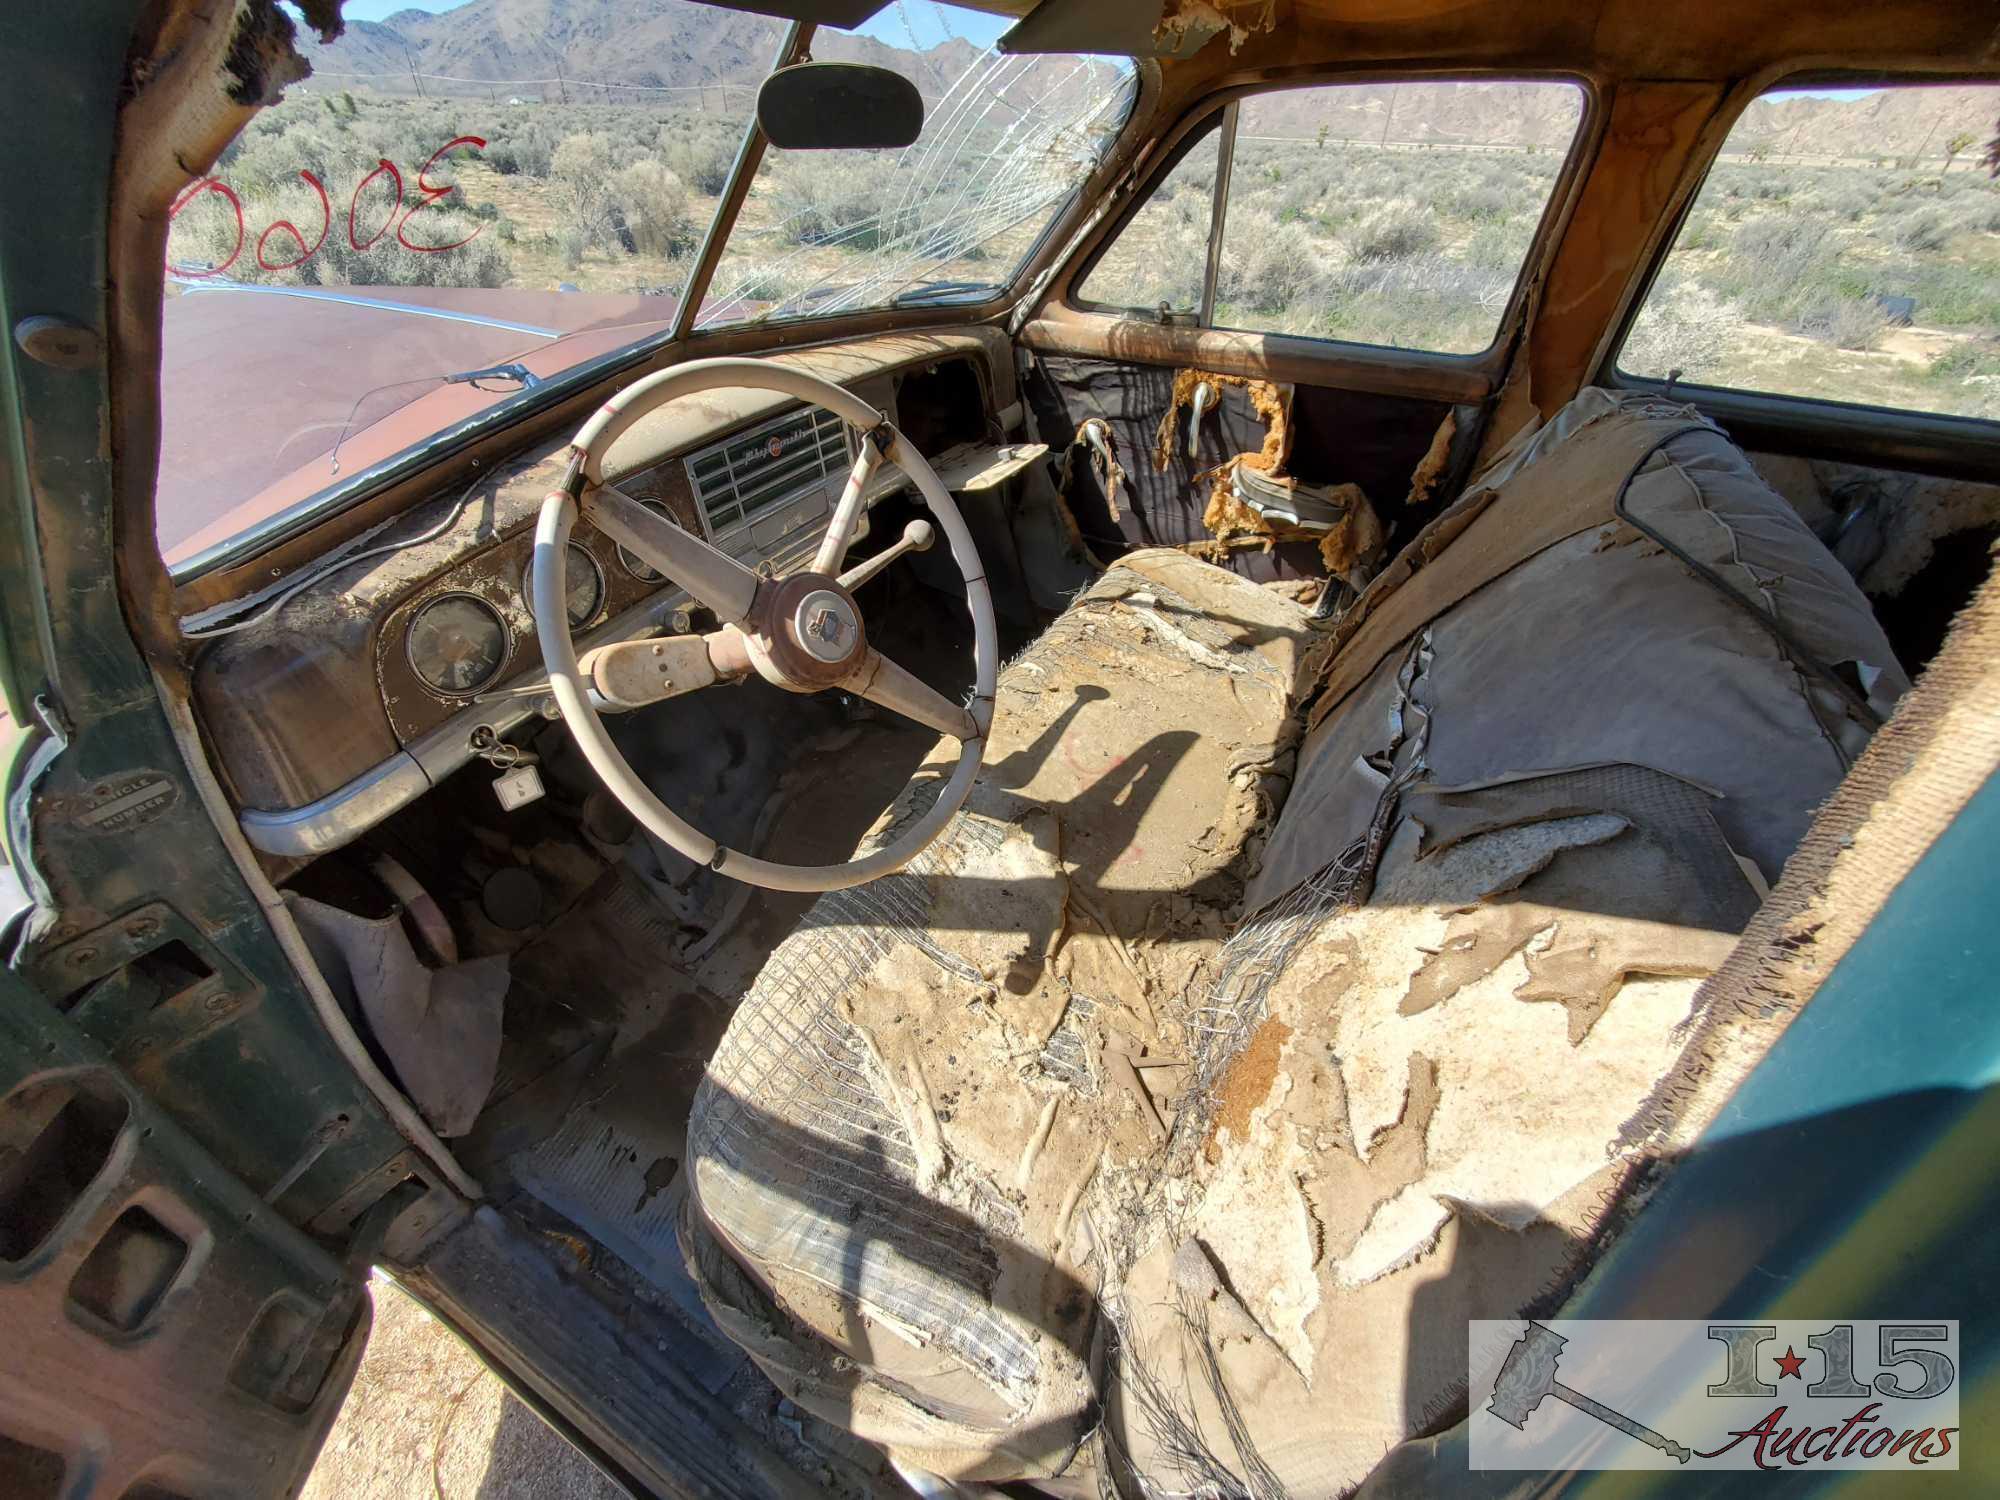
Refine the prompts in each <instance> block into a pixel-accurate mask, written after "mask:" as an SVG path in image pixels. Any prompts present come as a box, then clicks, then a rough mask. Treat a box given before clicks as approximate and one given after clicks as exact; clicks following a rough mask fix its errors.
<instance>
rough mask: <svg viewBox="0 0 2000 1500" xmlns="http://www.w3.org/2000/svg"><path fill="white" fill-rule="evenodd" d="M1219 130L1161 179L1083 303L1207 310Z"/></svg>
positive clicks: (1083, 293)
mask: <svg viewBox="0 0 2000 1500" xmlns="http://www.w3.org/2000/svg"><path fill="white" fill-rule="evenodd" d="M1220 150H1221V132H1220V131H1217V130H1211V131H1210V132H1209V133H1208V135H1207V136H1206V137H1205V138H1203V139H1202V140H1199V141H1197V142H1196V143H1195V144H1194V145H1193V146H1192V147H1191V148H1189V150H1188V153H1187V155H1185V156H1183V157H1182V158H1181V159H1180V161H1179V162H1177V163H1176V164H1175V165H1174V169H1173V170H1172V171H1171V172H1169V173H1167V175H1166V176H1165V177H1164V178H1162V179H1161V181H1160V183H1159V185H1158V186H1157V187H1155V188H1154V189H1153V192H1152V196H1151V197H1149V198H1148V199H1147V200H1146V202H1145V205H1144V206H1143V207H1141V208H1140V210H1139V211H1138V212H1137V213H1136V214H1134V215H1133V216H1132V217H1131V218H1130V219H1128V220H1126V222H1125V227H1124V228H1123V229H1121V230H1120V231H1119V232H1118V237H1117V238H1116V239H1115V240H1113V241H1112V242H1111V244H1110V246H1109V247H1108V248H1107V249H1106V250H1105V252H1104V254H1103V256H1102V257H1100V258H1099V260H1098V262H1097V264H1096V265H1094V266H1092V267H1091V268H1090V274H1089V275H1088V276H1086V277H1084V279H1083V284H1082V286H1080V287H1079V288H1078V289H1077V295H1078V296H1079V297H1080V298H1082V300H1083V301H1085V302H1096V303H1102V304H1105V305H1107V306H1111V307H1130V308H1136V309H1141V310H1144V311H1146V312H1157V311H1158V310H1159V308H1160V306H1161V304H1163V303H1164V304H1165V305H1166V307H1167V308H1168V310H1169V311H1172V312H1177V313H1192V312H1196V311H1198V310H1199V309H1200V307H1201V282H1202V275H1203V273H1204V271H1205V270H1206V268H1207V264H1208V224H1209V219H1210V217H1211V215H1212V212H1213V209H1214V206H1215V164H1216V159H1217V156H1218V154H1219V152H1220Z"/></svg>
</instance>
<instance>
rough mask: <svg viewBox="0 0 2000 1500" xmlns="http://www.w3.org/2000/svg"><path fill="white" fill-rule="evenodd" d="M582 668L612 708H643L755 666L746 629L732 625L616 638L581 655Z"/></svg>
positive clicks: (733, 677) (734, 677) (738, 675)
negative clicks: (745, 637) (655, 636)
mask: <svg viewBox="0 0 2000 1500" xmlns="http://www.w3.org/2000/svg"><path fill="white" fill-rule="evenodd" d="M576 665H577V670H578V671H579V672H581V673H582V674H583V675H584V676H585V677H586V678H588V679H589V681H590V686H591V688H592V690H593V691H594V692H595V693H596V694H597V696H598V697H600V698H602V699H603V700H604V704H605V706H606V707H607V708H615V709H629V708H644V707H645V706H646V705H647V704H649V703H663V702H665V701H666V700H667V699H669V698H678V697H680V695H681V694H683V693H692V692H695V691H698V690H699V689H701V688H705V687H708V686H710V685H711V684H713V683H717V682H734V681H737V680H739V679H741V678H742V677H744V676H745V675H747V674H748V673H749V671H750V670H751V666H750V657H749V654H748V652H747V651H746V650H745V649H744V644H743V632H742V631H740V630H737V629H735V628H733V627H731V628H728V629H724V630H717V631H714V632H712V633H711V634H708V635H670V636H663V637H660V638H658V639H654V640H644V641H617V642H614V643H612V644H611V645H608V646H598V647H596V648H594V649H592V650H589V651H586V652H584V653H583V655H582V656H580V657H578V658H577V663H576Z"/></svg>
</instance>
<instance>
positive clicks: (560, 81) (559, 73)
mask: <svg viewBox="0 0 2000 1500" xmlns="http://www.w3.org/2000/svg"><path fill="white" fill-rule="evenodd" d="M556 87H557V88H559V89H561V90H562V102H563V103H565V104H567V103H569V84H568V82H567V81H565V80H564V78H563V70H562V59H561V58H560V57H558V58H557V59H556Z"/></svg>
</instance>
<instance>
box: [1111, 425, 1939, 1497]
mask: <svg viewBox="0 0 2000 1500" xmlns="http://www.w3.org/2000/svg"><path fill="white" fill-rule="evenodd" d="M1628 477H1629V480H1630V482H1629V484H1628V483H1627V479H1628ZM1621 496H1622V500H1623V506H1622V511H1623V514H1621V513H1620V506H1619V502H1620V500H1621ZM1677 553H1678V554H1680V555H1677ZM1687 558H1692V559H1694V560H1696V561H1698V562H1700V563H1702V564H1704V565H1705V566H1706V567H1707V568H1708V569H1709V570H1710V571H1711V572H1712V573H1713V574H1715V575H1716V576H1717V577H1719V578H1720V579H1721V580H1723V581H1724V582H1726V583H1727V584H1728V586H1729V588H1730V589H1731V590H1732V591H1733V592H1734V594H1735V597H1734V598H1729V597H1725V596H1724V594H1723V593H1722V591H1721V590H1720V589H1718V588H1717V587H1716V586H1715V583H1714V582H1713V581H1712V580H1711V579H1708V578H1704V577H1703V576H1701V575H1700V574H1699V573H1698V572H1697V571H1695V570H1693V569H1691V568H1690V567H1689V566H1688V563H1687V561H1686V560H1685V559H1687ZM1772 620H1776V621H1777V622H1779V624H1780V625H1781V626H1782V627H1783V638H1780V636H1779V635H1777V634H1775V633H1774V632H1773V630H1772V629H1771V628H1770V622H1771V621H1772ZM1337 634H1338V637H1339V654H1338V655H1337V656H1336V657H1335V658H1334V660H1333V664H1332V667H1331V670H1330V672H1329V673H1328V676H1327V685H1326V687H1325V689H1324V690H1323V692H1322V693H1321V695H1320V697H1319V698H1318V700H1317V701H1315V702H1313V703H1311V704H1310V705H1309V706H1308V710H1307V712H1308V716H1309V717H1310V719H1311V720H1312V728H1311V729H1310V731H1309V732H1308V734H1307V736H1306V738H1305V739H1304V741H1303V742H1302V744H1301V747H1300V752H1299V763H1298V771H1297V780H1296V783H1295V786H1294V790H1293V792H1292V795H1291V798H1290V800H1289V801H1288V802H1287V804H1286V807H1285V810H1284V814H1283V816H1282V817H1281V818H1280V820H1279V825H1278V829H1277V832H1276V833H1275V835H1274V836H1273V840H1272V844H1271V847H1270V849H1269V851H1268V853H1267V857H1266V860H1265V863H1264V865H1263V867H1262V869H1261V870H1260V872H1259V874H1258V876H1257V878H1256V880H1255V881H1254V882H1253V886H1252V890H1251V893H1250V896H1249V898H1248V904H1249V906H1250V907H1251V916H1250V917H1249V919H1248V920H1247V921H1246V922H1245V923H1244V925H1243V926H1242V927H1241V928H1240V929H1239V930H1238V931H1237V932H1236V933H1235V934H1233V935H1232V937H1231V939H1230V942H1229V943H1228V945H1227V946H1226V948H1225V950H1224V953H1223V954H1222V956H1221V959H1220V962H1219V966H1218V973H1217V974H1216V976H1215V978H1214V983H1213V985H1212V987H1211V989H1210V990H1209V992H1208V994H1207V998H1206V1001H1205V1011H1206V1015H1207V1018H1208V1023H1209V1024H1208V1025H1207V1026H1206V1027H1205V1028H1204V1029H1203V1031H1202V1032H1201V1033H1200V1035H1199V1036H1198V1038H1197V1048H1196V1055H1195V1058H1194V1061H1195V1063H1196V1068H1197V1074H1196V1080H1195V1086H1194V1088H1193V1089H1192V1090H1191V1091H1190V1100H1191V1102H1190V1105H1189V1107H1188V1108H1186V1109H1185V1110H1184V1111H1183V1112H1182V1115H1181V1117H1180V1118H1179V1119H1177V1120H1176V1122H1175V1131H1174V1139H1173V1141H1172V1143H1171V1145H1170V1148H1169V1150H1168V1152H1167V1153H1166V1155H1165V1161H1164V1165H1163V1167H1162V1169H1161V1173H1160V1180H1159V1186H1158V1187H1156V1188H1155V1190H1154V1191H1153V1192H1152V1193H1151V1194H1150V1195H1147V1196H1146V1198H1145V1199H1144V1200H1143V1201H1144V1203H1145V1211H1144V1213H1143V1214H1142V1215H1141V1217H1140V1218H1139V1219H1138V1220H1136V1221H1135V1223H1134V1225H1133V1226H1132V1228H1131V1229H1130V1230H1129V1231H1127V1232H1125V1234H1124V1236H1123V1238H1124V1239H1125V1240H1127V1241H1129V1243H1131V1244H1132V1245H1133V1246H1134V1248H1135V1253H1134V1256H1133V1259H1132V1261H1131V1262H1130V1264H1129V1270H1128V1271H1127V1272H1126V1274H1125V1277H1124V1279H1123V1281H1122V1283H1120V1284H1119V1285H1118V1287H1117V1290H1116V1292H1115V1293H1114V1294H1109V1295H1107V1299H1106V1301H1107V1307H1108V1309H1109V1311H1110V1312H1111V1314H1112V1315H1113V1316H1114V1317H1115V1318H1116V1319H1117V1320H1118V1323H1119V1327H1120V1329H1121V1332H1122V1335H1123V1336H1122V1339H1121V1342H1120V1347H1121V1350H1122V1358H1121V1360H1120V1362H1119V1365H1118V1370H1117V1377H1118V1378H1117V1380H1116V1382H1115V1384H1114V1387H1113V1397H1112V1399H1111V1401H1110V1403H1109V1417H1108V1424H1109V1425H1108V1433H1109V1435H1110V1438H1111V1441H1110V1442H1109V1443H1108V1444H1107V1451H1110V1452H1115V1453H1117V1454H1119V1455H1122V1456H1123V1457H1124V1459H1125V1462H1126V1465H1127V1472H1130V1473H1137V1474H1144V1475H1147V1476H1149V1477H1151V1478H1155V1479H1160V1478H1163V1477H1165V1478H1169V1480H1170V1477H1171V1476H1173V1475H1175V1474H1180V1475H1183V1476H1187V1475H1199V1476H1204V1477H1205V1481H1206V1482H1208V1483H1211V1484H1213V1485H1215V1486H1217V1487H1219V1488H1221V1489H1223V1490H1234V1491H1237V1492H1242V1493H1252V1494H1264V1493H1279V1492H1286V1493H1291V1494H1296V1495H1320V1494H1327V1495H1332V1494H1340V1493H1344V1492H1345V1491H1346V1490H1348V1489H1350V1488H1352V1487H1353V1486H1354V1485H1355V1484H1356V1483H1358V1482H1359V1481H1360V1480H1361V1479H1362V1477H1363V1476H1364V1475H1365V1474H1366V1473H1367V1472H1368V1470H1369V1468H1370V1467H1371V1466H1372V1465H1373V1464H1374V1463H1375V1462H1376V1460H1377V1459H1378V1458H1379V1457H1380V1456H1381V1455H1382V1454H1383V1453H1384V1452H1386V1451H1387V1450H1388V1449H1389V1448H1390V1447H1391V1446H1392V1445H1393V1444H1395V1443H1396V1442H1398V1441H1400V1440H1401V1439H1403V1438H1404V1437H1406V1436H1409V1435H1412V1434H1416V1433H1421V1432H1425V1431H1431V1430H1435V1429H1436V1428H1438V1427H1440V1426H1442V1425H1446V1424H1448V1423H1449V1422H1451V1421H1453V1420H1456V1419H1457V1417H1459V1416H1460V1415H1462V1414H1463V1403H1464V1400H1465V1383H1466V1371H1467V1332H1468V1320H1470V1319H1474V1318H1508V1317H1515V1316H1521V1315H1527V1314H1530V1313H1533V1312H1548V1311H1551V1310H1553V1309H1554V1308H1555V1307H1557V1306H1559V1305H1560V1303H1561V1300H1562V1298H1563V1297H1564V1295H1565V1294H1566V1292H1567V1290H1568V1288H1569V1287H1570V1286H1571V1285H1572V1284H1573V1283H1574V1281H1575V1280H1576V1278H1577V1277H1578V1276H1579V1275H1580V1274H1581V1273H1582V1272H1583V1271H1584V1270H1586V1269H1587V1268H1588V1266H1589V1265H1590V1264H1591V1263H1592V1262H1593V1260H1594V1259H1595V1257H1596V1256H1597V1254H1598V1253H1600V1252H1601V1249H1602V1247H1603V1245H1604V1244H1605V1243H1606V1242H1607V1240H1608V1238H1609V1237H1610V1236H1612V1235H1613V1234H1615V1232H1616V1230H1617V1227H1618V1225H1619V1224H1621V1223H1622V1222H1624V1221H1625V1220H1624V1216H1625V1215H1626V1214H1628V1213H1629V1212H1632V1211H1634V1209H1635V1207H1636V1205H1637V1203H1638V1202H1640V1201H1641V1199H1642V1195H1635V1189H1636V1188H1637V1187H1638V1186H1639V1185H1641V1184H1642V1183H1644V1182H1645V1181H1646V1180H1647V1174H1648V1173H1649V1172H1651V1171H1653V1170H1655V1169H1656V1164H1657V1161H1658V1159H1659V1157H1660V1156H1661V1154H1662V1153H1663V1152H1666V1151H1670V1150H1671V1149H1673V1147H1674V1146H1675V1145H1677V1144H1679V1141H1677V1140H1676V1139H1675V1138H1674V1135H1673V1133H1674V1130H1675V1129H1676V1127H1677V1116H1676V1111H1677V1109H1678V1106H1679V1101H1680V1099H1681V1097H1682V1095H1683V1093H1684V1091H1681V1090H1677V1089H1676V1087H1675V1080H1676V1077H1677V1070H1679V1069H1681V1068H1684V1067H1686V1068H1693V1067H1698V1066H1700V1061H1699V1057H1698V1056H1697V1055H1696V1053H1695V1052H1694V1051H1693V1050H1691V1044H1690V1037H1691V1036H1692V1035H1693V1034H1694V1032H1695V1029H1696V1026H1697V1024H1698V1023H1700V1022H1702V1021H1703V1020H1704V1019H1705V1017H1704V1007H1703V991H1702V980H1703V978H1704V977H1705V976H1706V975H1708V974H1709V973H1711V972H1713V970H1714V969H1715V968H1716V967H1717V966H1718V965H1719V964H1720V962H1721V961H1722V959H1723V957H1724V956H1725V955H1726V954H1727V952H1728V951H1729V949H1730V947H1731V946H1732V944H1733V941H1734V937H1735V934H1737V933H1738V932H1740V931H1741V929H1742V928H1743V926H1744V924H1745V923H1746V922H1747V921H1748V919H1749V917H1750V915H1751V914H1752V913H1753V912H1754V910H1755V908H1756V906H1757V904H1758V901H1759V899H1760V896H1761V893H1762V892H1763V891H1764V890H1765V888H1766V883H1767V882H1769V881H1773V880H1776V879H1777V878H1778V876H1779V873H1780V871H1781V870H1782V868H1783V865H1784V862H1785V860H1786V858H1787V856H1788V855H1789V854H1790V852H1791V850H1792V848H1793V847H1794V846H1795V845H1796V843H1797V842H1798V840H1799V838H1800V837H1801V835H1802V834H1803V832H1804V830H1805V827H1806V824H1807V822H1808V820H1809V819H1810V817H1811V816H1812V812H1813V809H1814V808H1815V807H1816V806H1817V805H1818V804H1819V802H1820V801H1822V800H1823V799H1824V798H1825V797H1826V796H1827V795H1828V794H1829V793H1830V792H1831V791H1832V790H1833V788H1834V787H1835V785H1836V784H1837V783H1838V782H1839V780H1840V778H1841V776H1842V775H1843V774H1844V772H1845V770H1846V768H1847V766H1848V765H1849V764H1850V763H1851V761H1852V759H1853V757H1854V756H1855V755H1857V754H1858V753H1859V751H1860V750H1861V748H1862V747H1863V746H1864V745H1865V744H1866V741H1867V738H1868V735H1869V733H1870V729H1871V726H1872V723H1873V722H1874V721H1875V720H1876V719H1877V718H1879V717H1880V716H1881V715H1882V714H1885V713H1886V712H1888V711H1889V710H1890V709H1891V708H1892V707H1893V705H1894V702H1895V700H1896V698H1897V696H1898V695H1899V694H1900V693H1901V692H1902V691H1903V690H1904V689H1905V688H1906V687H1907V682H1906V679H1905V678H1904V676H1903V673H1902V671H1901V669H1900V668H1899V667H1898V666H1897V664H1896V662H1895V659H1894V657H1893V655H1892V654H1891V652H1890V649H1889V645H1888V642H1887V640H1886V639H1885V638H1884V637H1883V635H1882V632H1881V630H1880V629H1879V628H1878V627H1877V625H1876V623H1875V621H1874V619H1873V617H1872V615H1871V613H1870V611H1869V609H1868V606H1867V603H1866V601H1865V600H1864V598H1863V597H1862V595H1861V593H1860V591H1859V589H1858V588H1856V587H1855V585H1854V584H1853V582H1852V580H1850V579H1849V578H1848V577H1847V575H1846V574H1845V573H1844V572H1843V571H1842V570H1841V569H1840V568H1839V567H1838V565H1837V564H1835V563H1834V562H1833V560H1832V559H1831V558H1830V557H1829V556H1828V555H1827V554H1826V552H1825V551H1824V549H1823V548H1822V547H1821V546H1820V544H1819V543H1818V542H1817V541H1816V540H1815V539H1814V538H1813V536H1812V535H1811V533H1810V532H1808V531H1807V530H1806V528H1805V526H1804V524H1803V523H1802V522H1801V521H1800V519H1799V518H1798V517H1797V515H1796V514H1795V513H1793V512H1792V510H1791V509H1790V507H1789V506H1787V505H1786V504H1785V503H1784V502H1783V501H1782V500H1780V499H1779V498H1778V497H1777V496H1776V495H1775V494H1774V493H1772V492H1771V491H1770V490H1769V489H1768V488H1767V487H1766V486H1765V485H1764V484H1763V483H1762V481H1761V480H1759V479H1758V477H1757V476H1756V474H1755V472H1754V471H1753V470H1751V469H1750V467H1749V465H1748V464H1747V462H1746V461H1745V460H1744V459H1743V457H1742V455H1741V454H1740V453H1738V452H1737V451H1736V450H1735V449H1734V448H1733V447H1732V446H1731V445H1730V444H1729V442H1728V440H1727V439H1726V438H1725V437H1724V436H1723V434H1722V433H1721V432H1720V431H1719V430H1717V429H1716V428H1714V426H1713V425H1712V424H1710V423H1708V422H1706V421H1704V420H1702V419H1701V418H1700V417H1699V416H1698V415H1697V414H1695V413H1694V412H1692V411H1691V410H1690V409H1688V408H1685V407H1680V406H1677V405H1674V404H1671V403H1666V402H1662V401H1658V400H1655V399H1652V398H1637V399H1634V398H1625V399H1618V398H1614V397H1612V396H1610V395H1608V394H1606V393H1604V392H1587V393H1586V394H1585V395H1584V396H1583V397H1581V398H1579V401H1578V402H1577V403H1574V404H1573V405H1572V407H1571V408H1569V409H1567V410H1566V411H1565V412H1564V413H1563V415H1562V417H1561V418H1560V419H1559V420H1558V421H1557V422H1555V423H1552V424H1551V426H1550V428H1549V429H1548V430H1547V431H1545V432H1544V433H1541V434H1538V435H1537V436H1536V437H1535V438H1534V439H1531V440H1530V441H1529V442H1527V443H1524V444H1522V445H1521V446H1520V448H1519V449H1517V451H1515V452H1514V453H1511V454H1509V455H1506V456H1504V458H1503V461H1502V463H1501V464H1500V465H1499V466H1498V468H1497V469H1496V471H1495V472H1493V473H1491V474H1489V475H1488V476H1486V478H1485V479H1484V480H1482V481H1480V482H1477V483H1475V485H1474V486H1473V488H1472V489H1471V490H1469V491H1468V493H1467V495H1466V496H1465V497H1464V499H1462V500H1461V501H1459V502H1457V503H1456V504H1455V505H1454V506H1453V507H1452V509H1451V510H1450V511H1448V512H1447V513H1446V514H1445V515H1444V516H1442V517H1440V519H1439V521H1438V522H1436V523H1434V524H1433V527H1432V528H1431V529H1430V530H1429V531H1427V532H1426V533H1425V534H1424V535H1421V536H1419V537H1418V538H1417V539H1416V541H1415V542H1413V543H1412V544H1411V546H1410V547H1409V548H1408V549H1406V550H1405V552H1404V553H1403V554H1402V555H1401V556H1400V557H1399V558H1398V559H1397V560H1396V561H1395V562H1393V563H1392V564H1391V566H1390V568H1389V570H1388V571H1387V572H1386V573H1385V575H1384V576H1383V578H1382V579H1381V580H1379V581H1378V583H1377V584H1376V585H1375V586H1373V587H1371V589H1370V591H1369V593H1368V594H1367V595H1365V596H1364V597H1363V599H1362V600H1361V602H1360V604H1359V605H1358V606H1357V607H1356V609H1355V610H1354V611H1351V612H1350V614H1349V616H1347V617H1346V618H1344V619H1343V620H1342V621H1341V623H1340V627H1339V629H1338V632H1337ZM1801 648H1802V649H1801ZM1802 655H1803V656H1804V657H1810V658H1811V660H1805V659H1802ZM1828 671H1831V672H1832V673H1833V674H1834V675H1835V676H1837V678H1838V681H1837V682H1835V681H1830V680H1829V678H1828V676H1827V672H1828ZM1843 689H1845V691H1843Z"/></svg>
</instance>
